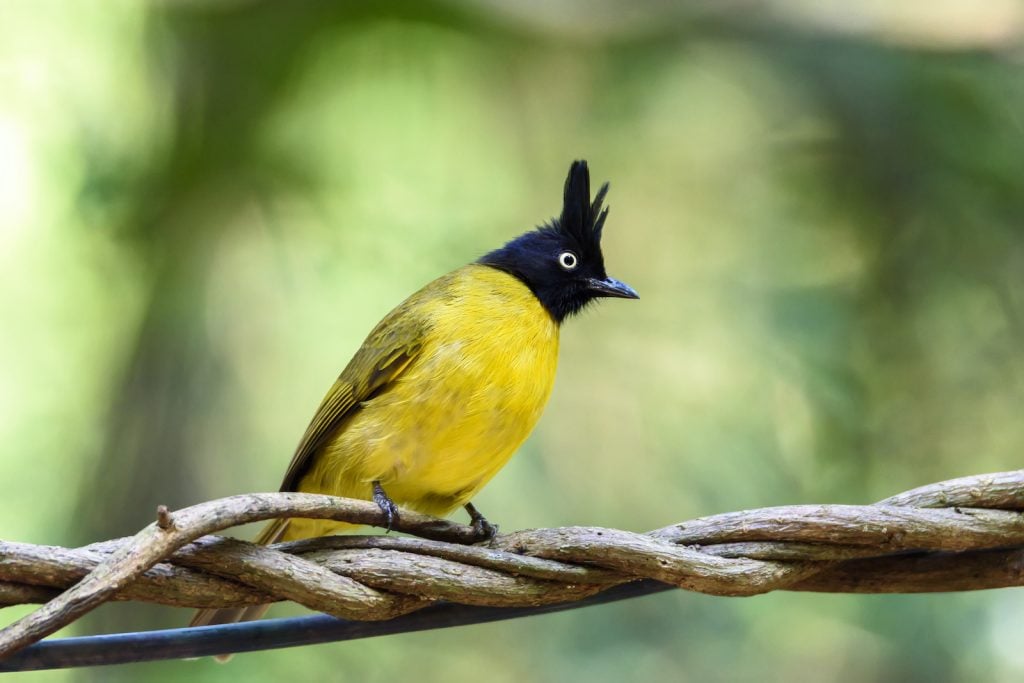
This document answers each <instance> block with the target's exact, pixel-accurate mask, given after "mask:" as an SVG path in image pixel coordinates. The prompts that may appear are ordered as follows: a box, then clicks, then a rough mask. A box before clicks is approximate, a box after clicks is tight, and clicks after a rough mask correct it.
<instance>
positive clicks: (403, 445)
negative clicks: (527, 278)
mask: <svg viewBox="0 0 1024 683" xmlns="http://www.w3.org/2000/svg"><path fill="white" fill-rule="evenodd" d="M470 275H476V276H479V275H481V273H475V272H472V271H471V273H470ZM482 275H484V276H485V279H484V281H483V282H480V281H475V280H474V278H471V277H468V278H466V279H465V280H461V281H460V280H456V281H455V282H454V283H453V284H452V285H451V288H450V289H449V290H448V291H447V292H445V295H444V296H439V297H435V298H434V299H433V300H431V302H430V303H429V304H428V305H426V306H425V307H424V310H423V311H422V312H423V313H424V315H425V316H426V318H427V320H429V333H428V334H427V335H426V338H425V340H424V342H423V347H422V350H421V353H420V356H419V357H418V358H417V359H416V361H415V362H414V363H412V364H411V365H410V367H409V368H408V369H407V370H406V371H405V372H404V373H403V374H402V376H401V377H400V378H398V379H397V380H396V381H395V382H394V384H393V386H391V387H389V389H388V390H387V391H386V392H384V393H382V394H381V395H379V396H377V397H375V398H374V399H372V400H370V401H368V402H366V403H365V404H364V406H363V407H362V409H361V411H360V414H359V415H358V416H357V417H356V418H355V420H354V421H353V424H352V425H351V427H350V429H349V430H348V431H349V434H348V436H349V437H350V438H351V439H353V441H355V440H358V441H359V443H358V444H356V443H354V442H353V441H350V444H351V445H352V446H354V447H355V449H356V450H358V451H361V452H360V453H359V454H358V455H357V456H356V458H357V459H358V460H360V461H362V462H361V467H360V469H361V470H363V471H364V472H373V473H375V474H374V475H373V476H375V477H376V478H378V479H380V480H381V481H382V482H385V487H386V488H387V490H388V492H389V494H390V495H391V496H392V497H393V498H395V499H396V500H404V501H406V502H408V503H414V501H415V500H416V499H417V498H424V499H426V498H430V497H437V496H440V497H444V496H447V495H451V496H453V498H452V503H453V504H461V503H462V502H464V501H463V500H462V499H463V498H466V499H468V497H469V496H471V495H472V494H473V493H475V491H477V490H479V488H480V487H482V486H483V484H484V483H486V482H487V480H489V479H490V478H491V477H492V476H493V475H494V474H495V473H496V472H497V471H498V470H499V469H500V468H501V467H502V466H503V465H504V464H505V463H506V462H507V461H508V459H509V457H511V455H512V453H513V452H514V451H515V450H516V449H517V448H518V447H519V446H520V445H521V444H522V442H523V441H524V440H525V439H526V437H527V436H529V434H530V432H531V431H532V429H533V427H534V425H535V424H536V422H537V420H538V419H539V418H540V415H541V413H542V412H543V409H544V406H545V404H546V403H547V400H548V397H549V396H550V394H551V389H552V386H553V384H554V378H555V370H556V366H557V361H558V326H557V324H555V322H554V321H553V320H552V319H551V317H550V315H549V314H548V313H547V312H546V311H545V310H544V309H543V307H542V306H541V305H540V303H539V302H538V301H537V300H536V298H535V297H534V296H533V294H532V293H530V291H529V290H528V289H527V288H526V287H525V286H523V285H522V284H521V283H519V282H518V280H515V279H514V278H512V277H511V276H509V275H506V274H505V273H501V272H498V271H492V270H491V269H487V270H486V271H484V272H483V273H482ZM346 440H348V439H346ZM353 455H355V454H353Z"/></svg>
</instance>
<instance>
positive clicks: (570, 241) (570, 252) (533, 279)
mask: <svg viewBox="0 0 1024 683" xmlns="http://www.w3.org/2000/svg"><path fill="white" fill-rule="evenodd" d="M607 192H608V183H605V184H604V185H602V186H601V189H600V190H598V191H597V195H596V196H595V197H594V201H593V202H591V201H590V171H589V170H588V169H587V162H586V161H574V162H573V163H572V166H570V167H569V176H568V177H567V178H566V179H565V195H564V201H563V204H562V213H561V215H560V216H559V217H558V218H556V219H554V220H552V221H551V222H550V223H548V224H547V225H543V226H541V227H539V228H537V229H536V230H532V231H530V232H528V233H526V234H524V235H520V236H519V237H517V238H515V239H514V240H512V241H511V242H509V243H508V244H506V245H505V246H503V247H501V248H500V249H495V250H494V251H492V252H490V253H489V254H486V255H485V256H483V257H481V258H480V260H479V263H482V264H484V265H488V266H491V267H493V268H498V269H499V270H503V271H505V272H507V273H510V274H512V275H514V276H516V277H517V278H519V279H520V280H522V281H523V282H524V283H525V284H526V286H527V287H529V288H530V290H531V291H532V292H533V293H534V295H535V296H536V297H537V299H538V300H539V301H540V302H541V304H543V306H544V308H546V309H547V310H548V312H549V313H550V314H551V316H552V317H553V318H554V319H555V321H556V322H559V323H561V322H562V321H563V320H565V319H566V318H567V317H569V316H571V315H574V314H576V313H579V312H580V311H581V310H583V308H584V307H586V305H587V304H589V303H590V302H591V301H593V300H595V299H598V298H601V297H619V298H622V299H639V298H640V296H639V295H638V294H637V293H636V292H635V291H634V290H633V288H632V287H630V286H629V285H627V284H625V283H623V282H619V281H618V280H616V279H615V278H611V277H608V274H607V273H606V272H605V270H604V255H603V254H602V253H601V231H602V229H603V228H604V221H605V219H606V218H607V217H608V209H606V208H605V209H602V208H601V204H602V202H603V201H604V196H605V194H606V193H607Z"/></svg>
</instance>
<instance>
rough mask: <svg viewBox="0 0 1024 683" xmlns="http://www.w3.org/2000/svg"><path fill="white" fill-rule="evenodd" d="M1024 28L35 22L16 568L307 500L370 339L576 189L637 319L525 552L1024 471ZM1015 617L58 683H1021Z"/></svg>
mask: <svg viewBox="0 0 1024 683" xmlns="http://www.w3.org/2000/svg"><path fill="white" fill-rule="evenodd" d="M1022 32H1024V6H1022V5H1021V4H1020V3H1019V2H1016V1H1015V0H988V1H987V2H985V3H974V2H971V1H970V0H941V1H938V2H925V1H923V0H922V1H920V2H917V1H915V2H909V1H908V2H902V3H886V2H882V1H881V0H865V1H863V2H858V3H847V2H831V1H830V2H814V1H812V0H765V1H762V2H739V1H734V2H719V3H712V2H697V1H692V2H662V1H658V0H647V1H640V2H632V3H628V4H627V3H613V2H589V1H584V0H557V1H554V0H544V1H542V0H530V1H528V2H526V1H524V2H514V3H513V2H498V1H497V0H417V1H410V2H404V3H403V2H386V3H361V2H352V3H327V2H313V1H303V2H287V3H286V2H276V1H273V0H266V1H262V2H255V1H247V0H207V1H199V0H192V1H178V2H171V1H166V2H152V3H142V2H137V1H135V0H102V1H100V0H95V1H92V2H88V1H82V2H56V1H45V2H29V1H28V0H8V1H6V2H3V3H2V4H0V92H2V96H0V416H2V418H0V443H2V444H3V447H2V448H3V455H2V457H0V486H2V496H0V537H2V538H6V539H13V540H19V541H26V542H36V543H52V544H76V543H86V542H91V541H95V540H100V539H105V538H109V537H113V536H117V535H124V534H128V533H132V532H134V531H135V530H137V529H138V528H140V527H141V526H143V525H145V524H147V523H148V522H150V521H151V520H152V518H153V511H154V508H155V507H156V505H157V504H159V503H164V504H167V505H170V506H172V507H178V506H184V505H189V504H192V503H196V502H199V501H202V500H207V499H210V498H214V497H220V496H224V495H229V494H233V493H239V492H246V491H261V490H274V489H275V488H276V486H277V485H278V483H279V478H280V476H281V474H282V472H283V471H284V468H285V466H286V464H287V462H288V460H289V458H290V456H291V452H292V449H293V447H294V445H295V443H296V441H297V440H298V437H299V436H300V434H301V432H302V431H303V429H304V428H305V426H306V423H307V421H308V419H309V417H310V416H311V415H312V412H313V410H314V409H315V408H316V405H317V404H318V402H319V400H320V398H321V397H322V395H323V393H324V391H325V390H326V389H327V387H328V386H329V385H330V383H331V381H332V380H333V378H334V377H335V375H336V374H337V372H338V371H339V370H340V369H341V368H342V367H343V365H344V364H345V363H346V362H347V360H348V358H349V357H350V355H351V354H352V353H353V351H354V350H355V349H356V348H357V347H358V345H359V343H360V342H361V341H362V339H363V337H364V335H365V334H366V332H367V331H368V330H369V329H370V328H371V326H372V325H373V324H374V323H375V322H376V321H377V320H378V319H379V318H380V317H381V316H382V315H383V314H384V313H386V312H387V311H388V310H389V309H390V308H391V307H392V306H393V305H394V304H396V303H397V302H398V301H400V300H401V299H402V298H404V297H405V296H406V295H407V294H409V293H410V292H412V291H414V290H415V289H416V288H418V287H419V286H420V285H422V284H423V283H424V282H426V281H428V280H430V279H432V278H434V277H436V276H437V275H439V274H441V273H443V272H446V271H448V270H450V269H452V268H455V267H457V266H459V265H461V264H463V263H464V262H467V261H469V260H472V259H474V258H476V257H477V256H478V255H480V254H481V253H483V252H485V251H487V250H489V249H491V248H493V247H495V246H497V245H498V244H500V243H502V242H503V241H505V240H507V239H509V238H510V237H512V236H514V235H516V234H518V233H519V232H521V231H523V230H524V229H526V228H530V227H532V226H533V225H536V224H537V223H539V222H541V221H543V220H546V219H547V218H549V217H551V216H552V215H554V214H556V213H557V212H558V209H559V202H560V193H561V184H562V181H563V178H564V174H565V171H566V168H567V166H568V164H569V162H570V161H571V160H572V159H574V158H587V159H588V160H589V161H590V164H591V168H592V171H593V173H594V175H595V176H596V178H595V180H597V181H600V180H603V179H609V180H611V182H612V190H611V194H610V204H611V206H612V211H611V216H610V219H609V224H608V229H607V231H606V239H605V252H606V258H607V263H608V266H609V272H610V273H611V274H613V275H614V276H616V277H619V278H621V279H623V280H625V281H627V282H629V283H630V284H632V285H633V286H634V287H636V288H637V289H638V290H639V291H640V293H641V295H642V297H643V298H642V299H641V300H640V301H638V302H622V301H611V302H606V303H604V304H602V305H601V306H599V307H596V308H595V309H594V310H592V311H589V312H588V313H586V314H585V315H584V316H582V317H581V318H580V319H578V320H573V321H572V322H571V324H568V325H567V326H566V327H565V330H564V333H563V347H562V360H561V366H560V369H559V378H558V382H557V385H556V388H555V392H554V395H553V398H552V400H551V403H550V406H549V408H548V410H547V413H546V415H545V416H544V418H543V420H542V421H541V424H540V426H539V427H538V429H537V430H536V432H535V434H534V435H533V436H532V437H531V439H530V440H529V442H528V443H527V444H526V445H525V446H524V448H523V449H522V452H521V453H520V454H519V455H518V456H517V457H516V458H514V459H513V461H512V463H511V464H510V465H509V466H508V467H507V468H506V469H505V470H504V471H503V472H502V473H501V474H500V475H499V476H498V477H497V478H496V479H495V480H494V482H493V483H492V484H491V485H490V486H488V487H487V488H486V489H485V490H484V492H483V493H482V495H481V496H480V497H479V498H478V499H477V500H476V502H477V504H478V505H479V506H480V508H481V509H482V510H484V511H485V512H486V513H487V514H488V516H489V517H491V519H493V520H494V521H497V522H499V523H500V524H501V525H502V527H503V528H504V529H516V528H521V527H532V526H557V525H565V524H588V525H608V526H615V527H620V528H625V529H632V530H646V529H650V528H655V527H658V526H662V525H665V524H668V523H671V522H673V521H679V520H683V519H687V518H691V517H696V516H701V515H707V514H712V513H717V512H724V511H730V510H738V509H743V508H750V507H759V506H765V505H778V504H789V503H811V502H841V503H865V502H869V501H872V500H876V499H880V498H882V497H885V496H888V495H890V494H893V493H896V492H898V491H901V490H904V489H906V488H910V487H913V486H917V485H920V484H925V483H929V482H932V481H938V480H941V479H946V478H950V477H956V476H961V475H967V474H975V473H981V472H986V471H996V470H1006V469H1014V468H1017V467H1020V466H1021V459H1020V454H1021V444H1022V443H1024V420H1021V419H1020V416H1021V409H1022V400H1024V343H1022V342H1024V233H1022V230H1024V225H1022V223H1024V63H1022V56H1024V51H1022V49H1021V48H1022V46H1024V41H1022ZM294 611H295V610H292V612H291V613H293V612H294ZM24 612H25V609H22V608H9V609H6V610H4V615H3V616H4V621H5V622H7V621H10V620H12V619H14V618H15V617H16V616H18V615H20V614H23V613H24ZM274 613H276V614H278V615H282V614H288V613H290V612H289V609H288V608H281V607H279V608H275V611H274ZM1022 615H1024V595H1022V594H1021V593H1020V592H1018V591H1012V590H1007V591H1000V592H993V593H979V594H962V595H935V596H890V597H877V596H874V597H872V596H868V597H850V596H828V595H796V594H777V595H768V596H763V597H757V598H747V599H722V598H709V597H703V596H698V595H691V594H685V593H682V592H677V593H667V594H661V595H657V596H652V597H648V598H645V599H642V600H635V601H629V602H626V603H621V604H616V605H611V606H605V607H598V608H590V609H587V610H581V611H576V612H569V613H565V614H559V615H554V616H547V617H540V618H533V619H529V620H521V621H513V622H508V623H501V624H492V625H487V626H479V627H470V628H460V629H454V630H446V631H435V632H431V633H420V634H411V635H406V636H398V637H389V638H382V639H374V640H367V641H359V642H353V643H347V644H336V645H327V646H318V647H313V648H306V649H293V650H281V651H276V652H266V653H261V654H251V655H245V656H240V657H237V658H236V659H235V660H234V661H233V662H232V663H231V664H230V665H229V666H227V667H224V666H218V665H216V664H214V663H213V662H212V661H210V660H203V661H193V662H170V663H160V664H152V665H138V666H126V667H119V668H108V669H105V670H80V671H70V672H51V673H40V674H32V675H26V676H25V679H26V680H38V681H93V680H97V681H98V680H103V681H137V680H154V681H160V680H168V681H171V680H181V679H183V678H185V677H187V678H188V680H191V681H219V680H277V679H285V678H287V679H290V680H316V679H324V678H329V679H331V680H361V681H362V680H365V681H404V680H415V681H424V682H430V681H444V682H446V683H447V682H450V681H461V680H488V681H492V680H493V681H524V680H525V681H555V680H573V679H575V680H584V679H585V680H590V681H619V680H630V679H634V680H680V681H716V680H721V681H754V680H757V681H776V680H777V681H804V680H814V681H897V680H898V681H929V682H941V681H976V680H988V681H1019V680H1021V677H1022V676H1024V649H1022V648H1021V646H1020V644H1021V642H1022V639H1024V617H1022ZM186 618H187V613H186V612H185V611H175V610H170V609H162V608H155V607H145V606H138V605H111V606H106V607H104V608H102V609H101V610H99V611H98V612H97V613H95V614H94V615H92V616H90V617H89V618H87V619H85V620H83V621H82V622H80V623H79V624H77V625H75V626H74V627H73V628H71V629H69V631H68V632H71V633H95V632H112V631H118V630H125V629H139V628H154V627H161V626H175V625H180V624H182V623H183V622H184V621H185V620H186Z"/></svg>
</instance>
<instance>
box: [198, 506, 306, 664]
mask: <svg viewBox="0 0 1024 683" xmlns="http://www.w3.org/2000/svg"><path fill="white" fill-rule="evenodd" d="M287 529H288V520H287V519H276V520H274V521H273V522H271V523H270V524H268V525H267V526H266V527H264V528H263V531H262V532H261V533H260V535H259V536H258V537H257V538H256V540H255V541H254V543H258V544H259V545H270V544H271V543H277V542H278V541H279V540H281V537H282V536H284V534H285V531H287ZM268 609H270V605H252V606H250V607H223V608H220V609H201V610H199V611H198V612H196V614H195V616H193V617H192V621H190V622H189V624H188V625H189V626H214V625H218V624H233V623H235V622H237V621H253V620H255V619H259V618H260V617H262V616H263V615H264V614H265V613H266V611H267V610H268ZM214 659H216V660H217V661H218V662H226V661H228V660H229V659H231V655H229V654H227V655H217V656H216V657H214Z"/></svg>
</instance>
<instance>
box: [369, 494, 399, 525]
mask: <svg viewBox="0 0 1024 683" xmlns="http://www.w3.org/2000/svg"><path fill="white" fill-rule="evenodd" d="M373 502H374V503H376V504H377V507H379V508H380V511H381V512H383V513H384V521H385V522H386V523H387V524H386V527H385V529H386V532H387V533H390V532H391V526H392V525H393V524H394V522H395V520H396V519H398V506H397V505H395V502H394V501H393V500H391V499H390V498H389V497H388V494H387V493H385V492H384V487H383V486H381V485H380V482H379V481H375V482H373Z"/></svg>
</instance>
